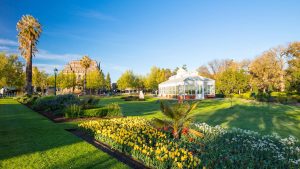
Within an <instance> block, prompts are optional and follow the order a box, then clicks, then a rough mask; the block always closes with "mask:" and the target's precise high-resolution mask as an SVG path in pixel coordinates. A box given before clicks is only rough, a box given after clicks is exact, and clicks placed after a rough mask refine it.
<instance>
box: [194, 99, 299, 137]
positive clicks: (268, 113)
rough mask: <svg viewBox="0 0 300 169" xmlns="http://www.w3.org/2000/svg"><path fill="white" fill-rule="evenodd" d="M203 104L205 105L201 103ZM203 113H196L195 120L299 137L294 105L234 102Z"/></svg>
mask: <svg viewBox="0 0 300 169" xmlns="http://www.w3.org/2000/svg"><path fill="white" fill-rule="evenodd" d="M202 106H205V105H202ZM210 108H212V111H211V112H209V113H207V114H204V113H196V117H195V119H196V121H198V122H200V121H201V122H206V123H208V124H210V125H222V126H225V127H229V128H233V127H238V128H242V129H247V130H253V131H258V132H261V133H263V134H271V133H274V132H276V133H278V134H279V135H281V136H283V137H287V136H289V135H293V136H295V137H297V138H298V139H299V138H300V132H299V131H300V125H299V124H300V120H299V117H300V109H299V108H297V107H295V106H287V105H269V104H265V103H258V104H257V103H256V104H249V103H248V104H246V103H244V104H242V103H235V104H234V105H233V107H231V108H230V107H229V106H224V107H223V108H221V109H215V108H216V107H214V106H212V107H210ZM204 109H205V108H204Z"/></svg>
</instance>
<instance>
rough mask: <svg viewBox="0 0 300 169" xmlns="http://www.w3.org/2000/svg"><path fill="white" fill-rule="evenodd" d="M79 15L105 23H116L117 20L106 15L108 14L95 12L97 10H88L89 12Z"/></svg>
mask: <svg viewBox="0 0 300 169" xmlns="http://www.w3.org/2000/svg"><path fill="white" fill-rule="evenodd" d="M79 15H81V16H84V17H88V18H94V19H98V20H104V21H115V20H116V18H114V17H113V16H110V15H106V14H103V13H101V12H99V11H95V10H88V11H85V12H82V13H79Z"/></svg>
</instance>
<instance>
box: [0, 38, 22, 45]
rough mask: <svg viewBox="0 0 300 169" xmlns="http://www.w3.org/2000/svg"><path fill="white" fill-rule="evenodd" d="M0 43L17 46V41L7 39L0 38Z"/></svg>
mask: <svg viewBox="0 0 300 169" xmlns="http://www.w3.org/2000/svg"><path fill="white" fill-rule="evenodd" d="M0 45H4V46H18V42H16V41H13V40H9V39H0Z"/></svg>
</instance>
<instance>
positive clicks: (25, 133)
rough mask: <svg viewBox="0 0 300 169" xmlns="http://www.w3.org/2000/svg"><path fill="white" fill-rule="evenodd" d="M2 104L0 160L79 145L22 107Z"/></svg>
mask: <svg viewBox="0 0 300 169" xmlns="http://www.w3.org/2000/svg"><path fill="white" fill-rule="evenodd" d="M1 102H2V103H1ZM1 102H0V136H1V139H0V160H2V159H7V158H11V157H14V156H19V155H23V154H29V153H34V152H39V151H45V150H48V149H53V148H56V147H62V146H66V145H70V144H75V143H78V142H81V140H80V139H77V138H75V137H72V136H71V135H70V134H69V133H67V132H65V131H64V130H63V129H62V128H60V127H58V126H57V125H55V124H53V123H52V122H50V121H49V120H48V119H46V118H44V117H43V116H41V115H39V114H37V113H35V112H33V111H32V110H30V109H29V108H27V107H25V106H23V105H21V104H14V103H15V101H13V100H11V102H9V103H6V104H3V101H1ZM70 136H71V137H70Z"/></svg>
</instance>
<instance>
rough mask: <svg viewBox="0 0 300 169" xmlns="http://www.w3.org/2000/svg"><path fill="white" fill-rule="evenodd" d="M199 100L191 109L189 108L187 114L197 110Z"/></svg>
mask: <svg viewBox="0 0 300 169" xmlns="http://www.w3.org/2000/svg"><path fill="white" fill-rule="evenodd" d="M198 104H199V102H195V103H192V104H191V105H190V107H189V109H188V110H187V112H186V114H187V115H189V114H190V113H192V112H193V110H195V109H196V108H197V106H198Z"/></svg>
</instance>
